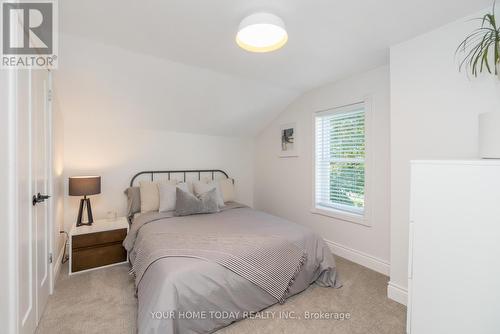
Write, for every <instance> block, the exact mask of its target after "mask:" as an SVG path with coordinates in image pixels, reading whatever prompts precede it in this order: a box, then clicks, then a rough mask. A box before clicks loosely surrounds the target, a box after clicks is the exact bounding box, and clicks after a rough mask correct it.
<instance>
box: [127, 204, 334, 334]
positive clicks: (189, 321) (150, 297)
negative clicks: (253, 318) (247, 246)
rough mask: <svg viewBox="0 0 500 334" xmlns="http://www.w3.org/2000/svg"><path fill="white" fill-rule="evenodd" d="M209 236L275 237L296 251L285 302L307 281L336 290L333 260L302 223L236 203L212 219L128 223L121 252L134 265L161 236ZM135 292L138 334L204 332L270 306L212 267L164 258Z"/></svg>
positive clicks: (265, 297)
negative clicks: (296, 266) (301, 257)
mask: <svg viewBox="0 0 500 334" xmlns="http://www.w3.org/2000/svg"><path fill="white" fill-rule="evenodd" d="M215 232H216V233H217V234H219V235H220V234H227V235H245V234H247V235H252V236H255V235H262V236H264V237H269V236H279V237H280V238H284V239H286V240H288V241H289V242H291V243H292V244H293V245H295V247H297V248H298V249H300V250H302V251H303V252H304V253H305V254H306V255H307V260H306V262H305V263H304V264H303V265H302V267H301V271H300V272H299V273H298V274H297V275H296V277H295V278H294V281H293V284H292V285H291V286H290V288H289V289H288V292H287V296H288V297H289V296H291V295H294V294H296V293H298V292H300V291H303V290H304V289H306V288H307V287H308V286H309V285H310V284H311V283H313V282H316V283H317V284H319V285H321V286H326V287H338V286H339V283H338V279H337V273H336V270H335V261H334V259H333V256H332V254H331V252H330V250H329V248H328V247H327V246H326V245H325V243H324V241H323V240H322V239H321V238H320V237H318V236H317V235H316V234H314V233H313V232H312V231H311V230H309V229H308V228H306V227H304V226H302V225H298V224H293V223H290V222H288V221H286V220H284V219H281V218H278V217H275V216H271V215H268V214H266V213H263V212H260V211H256V210H252V209H250V208H246V207H242V206H241V205H238V204H231V205H228V206H227V207H225V208H224V210H223V211H222V212H220V213H216V214H206V215H194V216H186V217H173V215H172V214H171V213H149V214H143V215H141V216H139V217H138V218H137V219H136V220H135V221H134V223H133V224H132V227H131V229H130V233H129V235H128V236H127V238H126V239H125V241H124V246H125V248H127V250H128V251H129V255H130V259H131V261H132V263H134V261H135V259H136V257H137V252H138V251H140V250H141V248H147V247H148V246H150V245H149V244H148V242H149V241H151V243H152V242H153V240H156V241H154V242H157V241H158V238H157V236H158V235H160V234H166V235H170V236H171V235H174V234H175V235H183V234H185V235H190V234H191V235H192V234H196V235H204V234H206V235H213V234H214V233H215ZM155 236H156V237H155ZM192 240H196V239H192ZM141 245H142V246H141ZM155 247H156V246H155ZM276 270H280V267H279V266H277V267H276ZM137 294H138V299H139V310H138V322H137V325H138V331H139V333H172V334H173V333H181V334H184V333H211V332H213V331H215V330H217V329H219V328H221V327H224V326H227V325H228V324H230V323H231V322H233V321H236V320H239V319H242V318H243V317H245V316H248V315H250V314H251V313H252V312H257V311H260V310H262V309H264V308H266V307H268V306H270V305H273V304H275V303H276V302H277V299H276V298H275V297H273V296H272V295H271V294H270V293H268V292H266V291H265V290H264V289H262V288H261V287H259V286H258V285H256V284H254V283H252V282H251V281H250V280H248V279H246V278H244V277H242V276H240V275H238V274H236V273H235V272H234V271H231V270H229V269H228V268H227V267H224V266H222V265H220V264H218V263H217V262H215V261H207V260H206V259H201V258H199V257H192V256H189V257H185V256H171V254H169V256H166V257H161V256H160V257H158V258H156V259H155V260H154V261H151V263H150V264H149V265H148V267H147V269H146V270H145V271H144V273H143V274H142V275H141V280H140V282H139V284H138V285H137Z"/></svg>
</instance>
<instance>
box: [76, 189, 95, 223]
mask: <svg viewBox="0 0 500 334" xmlns="http://www.w3.org/2000/svg"><path fill="white" fill-rule="evenodd" d="M84 207H87V218H88V221H87V222H86V223H83V222H82V218H83V210H84ZM93 222H94V218H93V217H92V207H91V206H90V198H87V196H84V197H83V198H82V199H81V200H80V209H79V210H78V219H77V220H76V226H77V227H78V226H83V225H88V226H90V225H92V223H93Z"/></svg>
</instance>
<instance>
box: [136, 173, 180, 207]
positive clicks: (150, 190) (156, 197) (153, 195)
mask: <svg viewBox="0 0 500 334" xmlns="http://www.w3.org/2000/svg"><path fill="white" fill-rule="evenodd" d="M161 184H175V182H174V181H164V182H162V183H161ZM139 187H140V191H141V213H144V212H150V211H158V210H159V209H160V192H159V189H158V182H151V181H140V182H139Z"/></svg>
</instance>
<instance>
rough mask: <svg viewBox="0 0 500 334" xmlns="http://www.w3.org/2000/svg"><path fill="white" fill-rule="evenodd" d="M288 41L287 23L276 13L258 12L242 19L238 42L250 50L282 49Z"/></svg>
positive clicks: (241, 46) (237, 35)
mask: <svg viewBox="0 0 500 334" xmlns="http://www.w3.org/2000/svg"><path fill="white" fill-rule="evenodd" d="M287 41H288V34H287V32H286V30H285V23H284V22H283V20H282V19H280V18H279V17H277V16H276V15H273V14H269V13H256V14H252V15H250V16H247V17H246V18H244V19H243V21H241V23H240V26H239V29H238V34H236V43H237V44H238V45H239V47H240V48H242V49H244V50H247V51H250V52H271V51H275V50H278V49H280V48H281V47H283V45H285V44H286V42H287Z"/></svg>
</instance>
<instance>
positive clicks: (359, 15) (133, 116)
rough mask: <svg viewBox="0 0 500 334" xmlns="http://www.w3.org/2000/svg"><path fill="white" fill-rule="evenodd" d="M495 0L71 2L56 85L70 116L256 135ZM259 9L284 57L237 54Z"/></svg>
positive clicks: (64, 16) (63, 14) (66, 6)
mask: <svg viewBox="0 0 500 334" xmlns="http://www.w3.org/2000/svg"><path fill="white" fill-rule="evenodd" d="M490 2H491V1H490V0H440V1H436V0H420V1H401V0H363V1H334V0H307V1H306V0H276V1H268V0H267V1H266V0H254V1H249V0H209V1H207V0H148V1H136V0H106V1H102V0H85V1H83V0H64V1H60V18H61V29H62V32H63V38H62V40H61V43H60V45H61V57H60V61H61V68H60V70H58V72H59V73H57V74H56V85H57V86H58V87H59V90H60V91H61V92H60V94H59V96H60V97H61V103H62V108H63V110H64V112H65V113H69V115H70V116H71V117H76V118H78V117H82V118H83V117H89V113H90V112H96V113H98V114H96V116H97V115H100V116H102V113H106V114H109V117H108V118H109V121H110V122H116V121H117V120H116V118H117V117H118V116H121V117H120V118H119V120H120V122H130V123H132V124H140V125H141V126H143V127H151V128H157V129H166V130H175V131H183V132H196V133H206V134H213V135H230V136H251V135H254V134H255V133H257V132H258V131H259V130H260V129H261V128H262V127H264V126H265V125H266V124H267V123H268V122H269V121H270V120H271V119H273V118H274V117H275V116H276V115H277V114H278V113H279V112H280V111H282V110H283V108H284V107H285V106H286V105H287V104H289V103H290V102H291V101H292V100H293V99H295V98H296V97H297V96H299V95H300V94H302V93H304V92H305V91H307V90H310V89H312V88H314V87H317V86H321V85H323V84H326V83H328V82H332V81H336V80H338V79H340V78H344V77H347V76H349V75H352V74H355V73H359V72H362V71H365V70H369V69H372V68H374V67H377V66H380V65H383V64H386V63H388V58H389V47H390V46H391V45H393V44H397V43H399V42H402V41H404V40H407V39H409V38H411V37H414V36H416V35H418V34H420V33H423V32H426V31H429V30H431V29H433V28H435V27H438V26H440V25H442V24H445V23H447V22H450V21H452V20H454V19H457V18H460V17H463V16H465V15H467V14H470V13H472V12H474V11H476V10H480V9H482V8H485V7H487V6H488V5H490ZM257 11H269V12H272V13H275V14H277V15H279V16H280V17H281V18H283V20H284V21H285V24H286V26H287V30H288V33H289V42H288V44H287V45H286V46H285V47H284V48H283V49H281V50H279V51H277V52H274V53H269V54H252V53H248V52H246V51H243V50H241V49H239V48H238V47H237V45H236V44H235V42H234V36H235V33H236V30H237V27H238V24H239V22H240V21H241V19H242V18H244V17H245V16H246V15H248V14H251V13H254V12H257ZM429 52H432V50H429ZM84 99H93V100H88V101H84ZM91 110H92V111H91ZM112 116H113V117H112ZM108 118H106V119H108Z"/></svg>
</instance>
